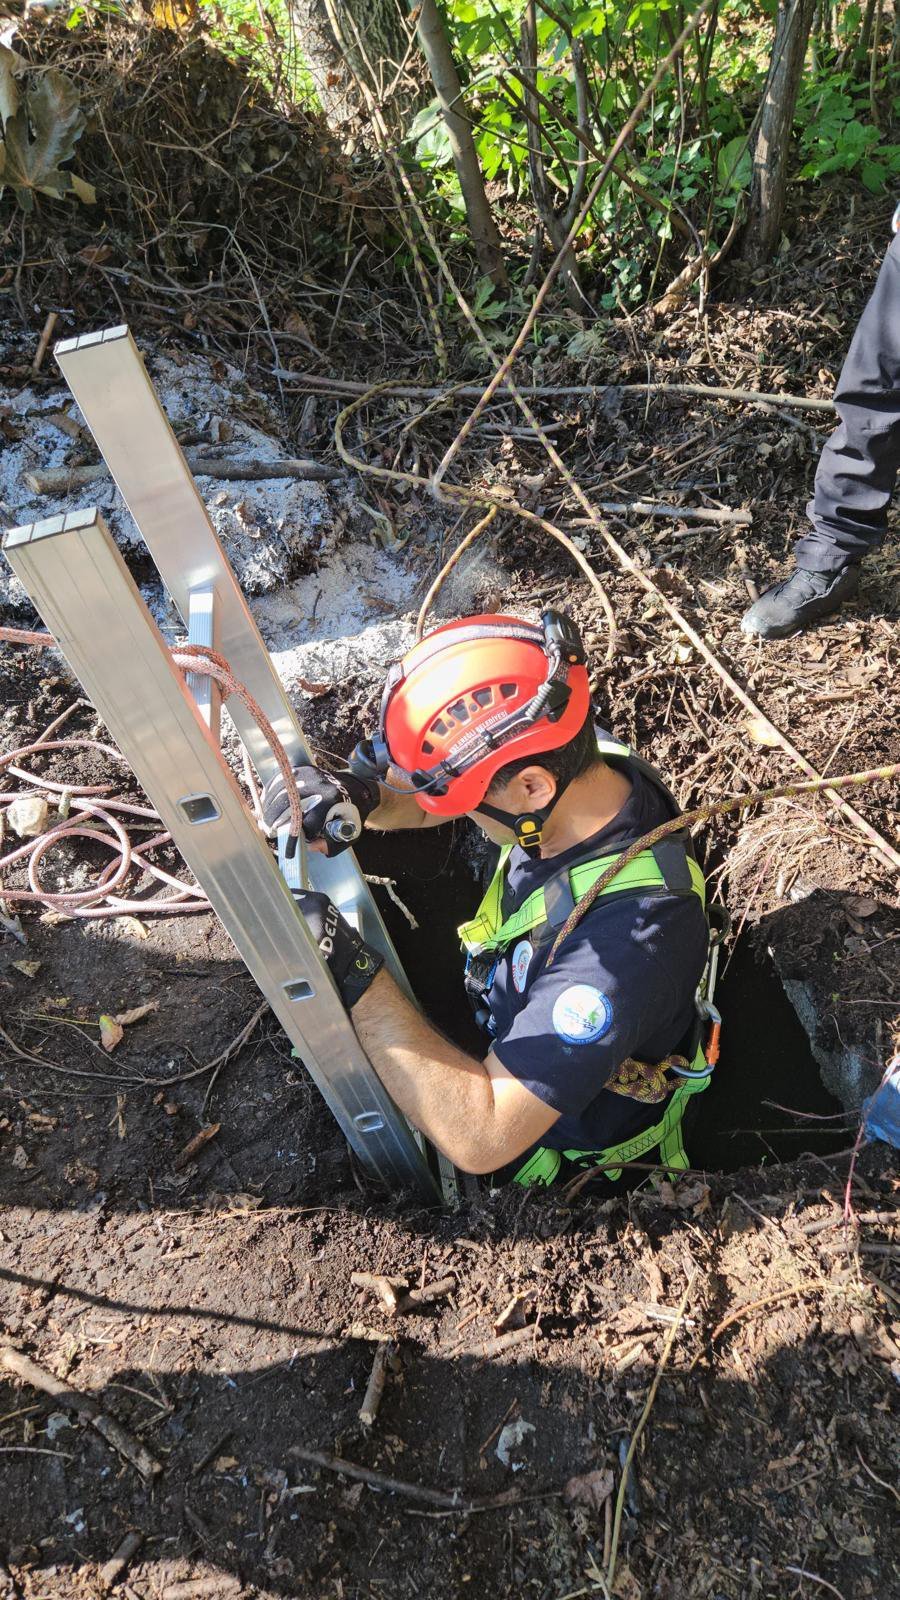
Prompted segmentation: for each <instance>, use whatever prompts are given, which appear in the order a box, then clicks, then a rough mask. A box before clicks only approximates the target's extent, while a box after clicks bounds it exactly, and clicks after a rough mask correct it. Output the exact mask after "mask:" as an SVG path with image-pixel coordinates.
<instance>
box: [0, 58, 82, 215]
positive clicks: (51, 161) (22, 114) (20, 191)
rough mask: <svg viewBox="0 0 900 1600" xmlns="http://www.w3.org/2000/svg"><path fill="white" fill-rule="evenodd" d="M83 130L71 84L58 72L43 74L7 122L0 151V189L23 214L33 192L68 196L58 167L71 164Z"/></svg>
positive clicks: (69, 187) (66, 175) (67, 178)
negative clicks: (12, 194) (13, 199)
mask: <svg viewBox="0 0 900 1600" xmlns="http://www.w3.org/2000/svg"><path fill="white" fill-rule="evenodd" d="M29 129H30V132H29ZM83 129H84V114H83V112H82V110H81V107H80V105H79V103H78V91H77V89H76V88H75V85H74V83H73V82H72V81H71V79H70V78H66V77H64V75H63V74H62V73H61V72H55V71H51V72H46V73H45V74H44V76H43V77H42V78H41V80H40V82H39V83H38V86H37V88H36V89H32V91H31V93H30V94H28V95H26V96H25V98H24V99H23V101H22V102H21V104H20V105H19V108H18V110H17V111H16V113H15V115H14V116H12V117H10V118H9V121H8V122H7V123H6V126H5V128H4V130H3V144H2V146H0V186H2V187H9V188H11V189H14V190H15V192H16V198H17V200H18V202H19V205H20V206H21V207H22V210H23V211H31V210H32V208H33V206H34V196H35V194H36V193H37V194H47V195H49V196H50V197H51V199H53V200H60V199H62V197H63V196H64V195H66V194H71V193H72V192H73V189H74V185H73V182H72V174H71V172H65V171H63V169H62V167H61V162H63V161H69V160H71V158H72V156H73V155H74V154H75V145H76V143H77V141H78V139H79V138H80V137H81V133H82V131H83ZM86 187H87V188H89V187H90V186H89V185H87V186H86Z"/></svg>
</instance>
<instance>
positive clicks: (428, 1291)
mask: <svg viewBox="0 0 900 1600" xmlns="http://www.w3.org/2000/svg"><path fill="white" fill-rule="evenodd" d="M455 1288H456V1279H455V1277H454V1276H453V1275H452V1273H451V1274H450V1275H449V1276H448V1277H446V1278H438V1279H437V1281H436V1282H435V1283H426V1285H425V1287H424V1288H423V1289H410V1291H409V1294H404V1295H401V1296H400V1298H399V1300H398V1301H397V1306H396V1310H397V1312H398V1314H399V1315H402V1314H403V1312H404V1311H419V1310H420V1309H421V1307H422V1306H430V1305H433V1304H434V1302H435V1301H436V1300H443V1299H444V1297H445V1296H446V1295H448V1294H452V1293H453V1290H454V1289H455Z"/></svg>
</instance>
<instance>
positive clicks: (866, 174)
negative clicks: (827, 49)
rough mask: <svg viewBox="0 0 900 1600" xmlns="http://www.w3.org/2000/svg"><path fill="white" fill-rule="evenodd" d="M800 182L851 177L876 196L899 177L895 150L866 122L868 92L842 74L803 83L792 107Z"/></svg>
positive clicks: (899, 153) (897, 148)
mask: <svg viewBox="0 0 900 1600" xmlns="http://www.w3.org/2000/svg"><path fill="white" fill-rule="evenodd" d="M797 112H798V121H799V123H800V149H801V154H802V155H803V156H804V158H805V159H804V163H803V166H802V167H801V168H800V173H799V176H800V177H801V178H821V177H824V176H825V174H826V173H829V172H856V173H858V174H859V176H860V178H861V179H862V181H863V183H864V184H865V186H866V188H867V189H871V190H872V192H873V194H877V193H878V192H879V191H880V190H882V189H884V188H885V187H886V186H887V185H888V184H889V183H890V181H891V179H892V178H895V177H896V176H897V175H898V174H900V144H891V143H890V142H889V141H887V140H885V138H884V136H883V135H882V133H881V132H880V130H879V129H878V128H876V127H875V126H874V125H873V124H872V123H871V122H870V121H869V120H868V113H869V86H868V84H867V83H858V82H855V81H854V79H853V78H852V76H851V75H850V74H849V73H847V72H842V73H831V74H829V75H828V76H827V77H823V78H820V79H819V80H818V81H813V82H810V83H807V84H806V85H805V86H804V90H803V92H802V94H801V97H800V100H799V102H798V107H797Z"/></svg>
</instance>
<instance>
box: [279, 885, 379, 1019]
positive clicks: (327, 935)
mask: <svg viewBox="0 0 900 1600" xmlns="http://www.w3.org/2000/svg"><path fill="white" fill-rule="evenodd" d="M294 899H295V900H296V902H297V904H298V906H299V907H300V910H301V911H302V913H303V915H304V917H305V918H306V921H307V925H308V927H309V931H310V933H311V934H312V936H313V938H314V939H315V941H316V944H317V945H318V946H319V949H320V950H321V952H322V955H323V956H324V958H325V960H326V962H327V964H328V970H329V972H330V973H331V976H332V977H333V979H334V981H335V983H336V984H337V986H338V990H339V992H340V996H341V999H342V1000H343V1002H344V1005H345V1006H346V1007H347V1010H348V1011H350V1010H351V1009H352V1008H353V1006H355V1005H356V1002H357V1000H358V999H359V998H360V996H361V995H363V994H365V992H366V990H367V989H368V987H369V984H370V983H371V982H372V980H373V978H375V977H377V975H378V973H379V972H380V971H381V968H382V967H383V966H384V957H383V956H382V955H380V954H379V952H378V951H377V950H373V949H372V948H371V946H370V945H367V944H366V942H365V940H364V939H363V938H362V936H361V935H360V934H358V933H357V931H356V929H355V928H351V926H350V924H349V922H347V921H346V919H345V918H344V917H342V916H341V913H340V912H339V911H338V910H337V907H336V906H333V905H332V904H331V901H330V900H329V898H328V896H327V894H318V893H317V892H316V891H315V890H313V889H298V890H296V891H295V892H294Z"/></svg>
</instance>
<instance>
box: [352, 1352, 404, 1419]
mask: <svg viewBox="0 0 900 1600" xmlns="http://www.w3.org/2000/svg"><path fill="white" fill-rule="evenodd" d="M396 1354H397V1346H396V1345H395V1344H392V1343H391V1341H390V1340H389V1339H388V1340H385V1342H384V1343H383V1344H378V1345H376V1347H375V1359H374V1361H373V1362H372V1370H371V1372H370V1373H369V1381H368V1383H367V1384H366V1392H365V1394H364V1395H363V1403H362V1405H361V1406H360V1408H359V1420H360V1422H361V1423H362V1424H363V1427H365V1428H371V1426H372V1424H373V1422H374V1421H375V1418H376V1417H377V1415H378V1407H379V1406H380V1405H381V1401H382V1397H383V1395H384V1386H385V1384H386V1382H387V1375H388V1372H389V1371H390V1369H391V1367H392V1366H393V1364H394V1358H395V1356H396Z"/></svg>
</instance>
